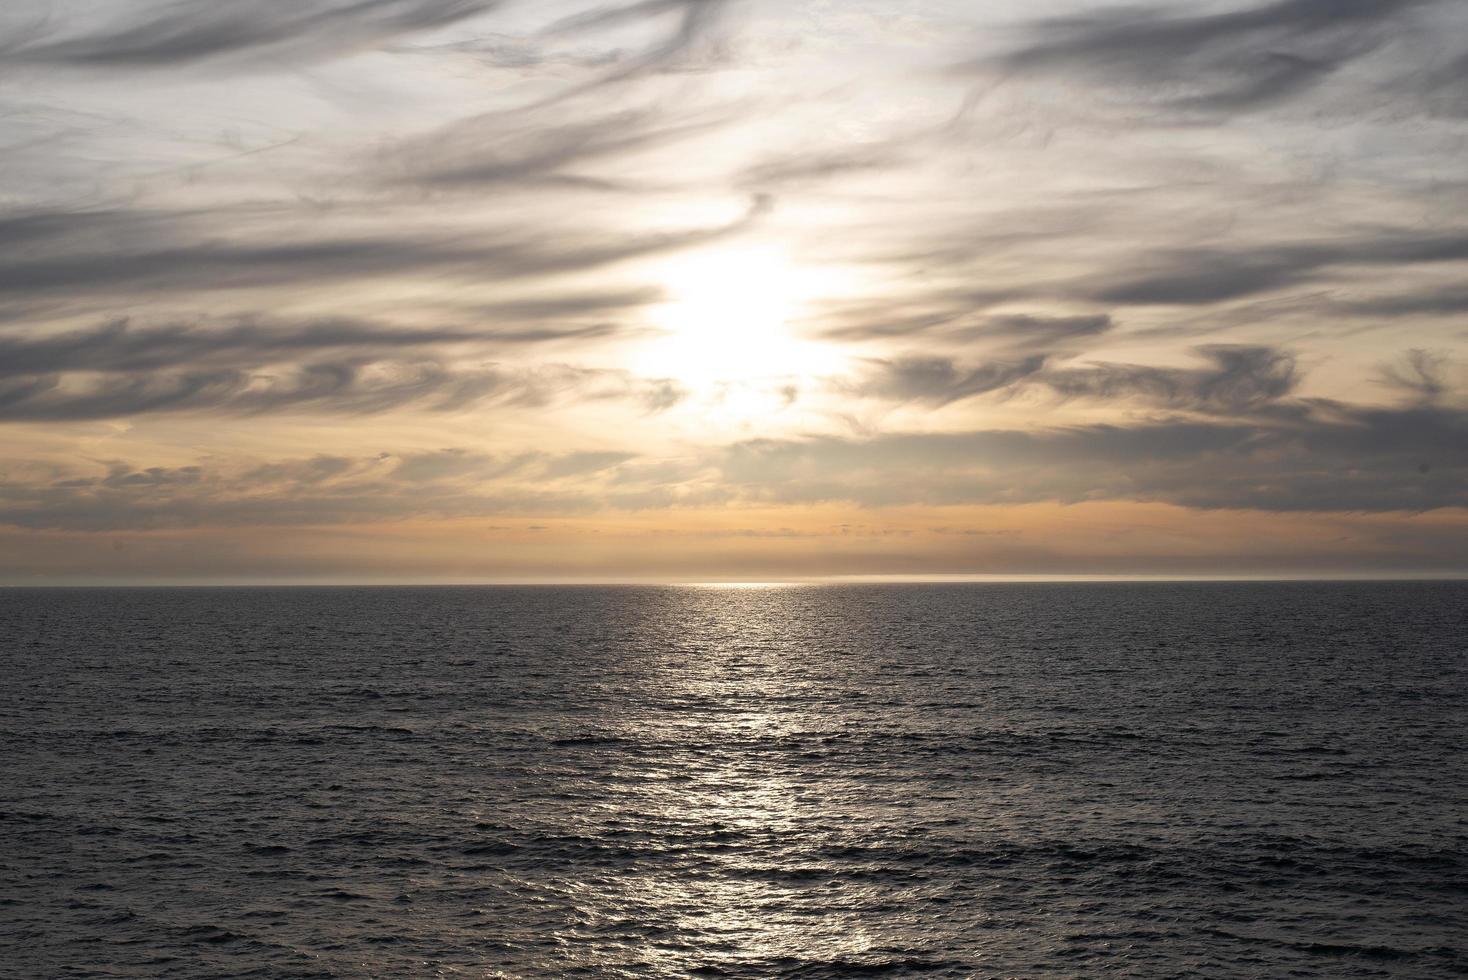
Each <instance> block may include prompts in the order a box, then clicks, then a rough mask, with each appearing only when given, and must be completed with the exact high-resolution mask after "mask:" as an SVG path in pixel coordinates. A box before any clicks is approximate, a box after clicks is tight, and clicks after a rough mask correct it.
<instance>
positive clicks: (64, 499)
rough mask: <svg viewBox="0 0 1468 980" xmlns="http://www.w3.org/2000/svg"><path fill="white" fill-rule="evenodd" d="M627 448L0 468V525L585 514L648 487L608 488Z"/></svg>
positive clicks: (640, 495) (137, 526) (99, 527)
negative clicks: (22, 473) (68, 471)
mask: <svg viewBox="0 0 1468 980" xmlns="http://www.w3.org/2000/svg"><path fill="white" fill-rule="evenodd" d="M634 458H635V457H634V456H633V455H632V454H630V453H614V452H602V451H579V452H570V453H546V452H523V453H508V454H506V453H499V454H496V453H487V452H480V451H475V450H468V449H462V448H447V449H435V450H423V451H414V452H407V453H401V454H393V453H378V454H376V455H372V456H340V455H330V454H321V455H317V456H314V457H309V458H304V459H288V460H280V461H276V462H271V463H265V464H260V465H255V466H249V467H245V468H239V467H235V468H229V467H221V466H218V465H211V466H203V465H187V466H179V467H162V466H151V467H136V466H133V465H131V464H128V463H126V462H122V461H112V462H108V463H105V464H102V470H103V472H101V473H96V472H95V469H96V467H91V468H90V469H92V470H93V472H91V473H88V474H86V475H73V476H66V477H62V478H59V479H51V480H35V479H32V480H17V479H14V478H7V477H6V476H5V475H3V474H0V524H5V525H11V526H16V527H22V528H31V529H63V530H76V531H107V530H119V529H127V530H152V529H159V528H192V527H201V526H247V527H248V526H282V525H301V524H353V523H362V522H376V521H394V520H405V519H410V518H456V517H457V518H461V517H479V516H491V515H500V514H507V513H545V512H546V509H547V508H548V509H549V510H550V511H552V512H557V513H581V512H585V511H587V510H590V509H593V508H594V507H596V506H598V504H599V502H600V499H601V498H600V494H602V493H603V492H606V493H608V494H609V495H610V498H611V499H616V500H621V501H623V502H624V503H626V504H628V505H632V506H635V505H636V504H637V502H638V501H640V500H643V499H645V494H646V493H647V489H646V488H645V487H644V488H638V489H635V490H628V489H625V488H622V489H615V490H610V491H607V490H606V489H605V488H607V487H611V486H612V477H614V475H615V471H616V469H617V467H619V466H620V465H621V464H623V463H626V462H628V461H630V460H633V459H634Z"/></svg>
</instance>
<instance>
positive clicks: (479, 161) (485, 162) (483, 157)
mask: <svg viewBox="0 0 1468 980" xmlns="http://www.w3.org/2000/svg"><path fill="white" fill-rule="evenodd" d="M549 111H550V110H549V109H546V108H542V109H541V110H539V111H538V112H537V113H535V118H534V119H533V120H531V121H527V122H525V123H523V124H518V123H514V122H513V120H512V119H510V118H508V117H507V116H506V114H504V113H487V114H484V115H481V116H475V117H472V118H469V119H463V120H459V121H456V122H454V123H451V124H449V125H448V126H446V127H444V128H442V129H441V130H440V131H439V132H437V133H434V134H432V135H430V136H425V137H421V138H418V139H415V140H412V141H410V142H409V143H407V144H406V145H405V146H404V147H402V148H400V149H399V150H397V151H395V152H394V153H392V154H391V155H390V157H389V161H390V163H391V164H392V165H393V169H394V170H395V171H398V172H399V173H397V174H395V176H394V179H395V180H396V181H397V182H400V183H406V184H412V185H415V186H418V187H423V188H432V189H452V188H474V187H483V186H486V185H494V184H537V183H549V184H568V185H581V186H587V187H593V188H600V189H614V188H617V187H618V186H620V185H619V183H618V182H617V181H615V180H610V179H606V178H599V177H594V176H590V175H587V174H584V173H579V172H574V171H573V170H572V169H571V168H574V167H577V166H580V165H585V164H590V163H595V162H598V161H607V160H616V159H618V158H621V157H626V156H629V155H631V154H635V153H639V152H642V151H645V150H649V149H653V148H656V147H661V146H666V145H668V144H672V143H676V142H678V141H681V140H686V139H689V138H691V137H694V136H699V135H702V134H706V133H709V132H711V131H713V130H715V129H717V128H720V127H722V126H724V125H725V124H727V123H728V122H729V121H730V118H731V117H730V115H729V114H727V113H702V114H699V115H698V116H697V117H695V118H689V119H671V118H669V113H668V112H667V111H658V110H653V109H646V108H644V109H636V110H621V111H616V112H608V113H603V114H601V115H599V116H595V117H591V118H587V117H586V113H585V112H582V113H578V114H576V115H574V116H572V117H570V118H568V119H565V120H562V121H559V122H553V121H549V120H547V119H545V118H544V116H545V114H546V113H547V112H549ZM513 115H514V116H515V117H516V118H518V117H519V116H520V115H521V114H519V113H515V114H513Z"/></svg>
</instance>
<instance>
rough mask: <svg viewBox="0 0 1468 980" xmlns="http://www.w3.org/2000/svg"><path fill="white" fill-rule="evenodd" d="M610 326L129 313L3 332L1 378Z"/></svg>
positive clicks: (548, 308) (566, 305)
mask: <svg viewBox="0 0 1468 980" xmlns="http://www.w3.org/2000/svg"><path fill="white" fill-rule="evenodd" d="M632 295H633V294H608V295H605V296H600V297H588V296H583V297H575V298H568V299H565V300H562V301H561V302H560V303H557V302H556V301H554V300H547V301H545V302H544V303H543V304H542V303H536V302H529V303H527V304H525V306H524V307H521V305H520V304H511V305H510V309H509V310H501V311H490V312H491V315H493V314H494V313H495V312H498V313H499V314H501V315H503V314H505V313H530V314H536V313H543V314H544V315H546V316H547V317H551V316H553V315H554V311H556V310H557V309H561V310H570V311H578V312H579V311H583V310H590V311H596V310H598V309H600V307H599V306H598V301H602V302H606V303H616V302H618V301H620V300H630V299H631V298H632ZM610 332H611V330H610V328H609V327H606V326H591V327H575V326H562V327H558V326H555V325H554V324H552V323H547V324H545V325H543V326H514V325H511V326H510V327H508V328H505V327H502V326H500V325H498V324H495V323H493V321H491V322H490V323H488V324H486V325H485V326H483V327H477V328H475V327H453V328H443V327H423V328H411V327H394V326H389V325H383V324H377V323H372V322H368V321H362V320H352V319H334V320H312V321H307V322H304V323H300V324H294V325H283V324H279V323H270V322H261V321H257V320H254V319H250V318H246V319H243V320H238V321H233V322H226V323H224V324H219V325H213V326H210V325H205V324H198V323H166V324H161V325H155V326H143V327H137V326H133V325H132V324H130V323H129V321H127V320H125V319H118V320H113V321H111V322H109V323H105V324H102V325H100V326H98V327H94V328H92V329H89V330H77V331H71V332H66V333H58V334H48V335H40V336H37V335H33V334H32V335H26V336H4V335H0V378H8V377H14V376H17V375H27V374H55V373H64V372H76V371H92V372H103V373H109V374H119V373H136V372H140V371H157V370H160V369H164V368H176V367H187V366H194V367H198V366H221V365H230V366H252V367H257V366H262V365H269V364H275V363H278V362H280V361H282V360H290V359H296V358H300V357H306V356H312V355H319V354H321V353H322V352H327V351H330V352H336V353H338V354H341V353H343V352H346V353H349V354H350V355H352V356H355V357H358V358H362V357H367V356H371V355H374V354H382V353H384V352H388V351H394V350H397V351H401V350H403V349H405V348H406V349H413V348H425V349H426V348H431V347H436V346H441V345H444V344H460V345H476V346H487V347H494V346H501V345H507V344H513V345H523V344H533V343H541V342H548V341H556V340H568V339H586V338H589V337H596V336H604V335H606V334H608V333H610Z"/></svg>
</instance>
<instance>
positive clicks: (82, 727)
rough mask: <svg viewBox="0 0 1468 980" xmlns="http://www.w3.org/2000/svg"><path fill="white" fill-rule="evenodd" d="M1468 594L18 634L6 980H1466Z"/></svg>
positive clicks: (109, 603)
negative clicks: (882, 979) (454, 979)
mask: <svg viewBox="0 0 1468 980" xmlns="http://www.w3.org/2000/svg"><path fill="white" fill-rule="evenodd" d="M1465 722H1468V585H1464V584H1449V583H1436V584H1247V585H1246V584H1211V585H1200V584H1185V585H1181V584H1180V585H1162V584H1146V585H1119V584H1118V585H1093V584H1087V585H979V586H852V587H845V586H842V587H793V588H767V589H713V588H523V589H522V588H493V589H480V588H464V589H278V590H277V589H200V590H164V589H158V590H57V591H39V590H37V591H21V590H11V591H0V766H3V777H4V778H3V782H0V975H3V976H5V977H7V978H8V977H19V978H32V977H225V976H228V977H366V976H381V977H418V976H462V977H485V976H506V977H521V976H524V977H567V976H590V977H624V976H625V977H683V976H690V975H691V976H712V977H724V976H729V977H766V976H789V977H850V976H872V975H875V976H951V977H969V976H974V977H1085V976H1105V975H1109V976H1126V977H1179V976H1200V977H1271V978H1272V977H1287V976H1294V977H1332V978H1334V977H1448V976H1463V975H1464V974H1465V971H1468V953H1465V949H1464V946H1465V943H1468V761H1465V760H1468V738H1465Z"/></svg>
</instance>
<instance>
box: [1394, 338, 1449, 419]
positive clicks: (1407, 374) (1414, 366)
mask: <svg viewBox="0 0 1468 980" xmlns="http://www.w3.org/2000/svg"><path fill="white" fill-rule="evenodd" d="M1447 363H1448V356H1447V355H1446V354H1444V353H1440V352H1434V351H1428V350H1421V349H1414V350H1410V351H1408V352H1407V353H1406V355H1405V356H1403V358H1402V362H1401V363H1400V364H1388V365H1386V366H1384V367H1382V368H1381V370H1380V372H1379V374H1378V378H1377V380H1378V381H1380V382H1381V383H1382V384H1384V385H1386V386H1387V387H1389V388H1395V389H1397V390H1399V391H1402V392H1405V393H1407V394H1408V395H1409V396H1411V397H1412V398H1413V399H1414V400H1416V401H1420V402H1422V403H1424V404H1429V405H1430V404H1432V403H1433V402H1435V401H1437V400H1438V399H1439V398H1441V397H1442V396H1443V395H1444V394H1445V393H1446V392H1447V390H1448V385H1447V381H1446V380H1445V379H1444V377H1443V374H1444V368H1446V366H1447Z"/></svg>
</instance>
